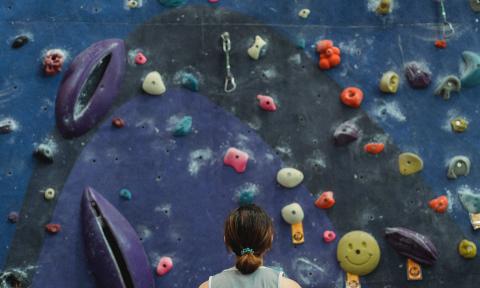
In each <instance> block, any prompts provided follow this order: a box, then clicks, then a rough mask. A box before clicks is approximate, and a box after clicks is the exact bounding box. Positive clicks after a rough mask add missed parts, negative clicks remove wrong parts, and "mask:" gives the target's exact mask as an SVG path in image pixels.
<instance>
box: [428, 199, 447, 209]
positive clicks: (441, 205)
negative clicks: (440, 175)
mask: <svg viewBox="0 0 480 288" xmlns="http://www.w3.org/2000/svg"><path fill="white" fill-rule="evenodd" d="M428 206H430V208H432V209H433V211H435V212H437V213H445V211H447V209H448V198H447V196H445V195H442V196H440V197H437V198H435V199H433V200H430V202H428Z"/></svg>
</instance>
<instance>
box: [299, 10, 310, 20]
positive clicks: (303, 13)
mask: <svg viewBox="0 0 480 288" xmlns="http://www.w3.org/2000/svg"><path fill="white" fill-rule="evenodd" d="M298 16H299V17H301V18H303V19H307V18H308V16H310V9H302V10H300V12H298Z"/></svg>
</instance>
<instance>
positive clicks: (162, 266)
mask: <svg viewBox="0 0 480 288" xmlns="http://www.w3.org/2000/svg"><path fill="white" fill-rule="evenodd" d="M172 268H173V261H172V258H170V257H162V258H160V261H158V265H157V275H158V276H163V275H165V274H167V273H168V271H170V270H172Z"/></svg>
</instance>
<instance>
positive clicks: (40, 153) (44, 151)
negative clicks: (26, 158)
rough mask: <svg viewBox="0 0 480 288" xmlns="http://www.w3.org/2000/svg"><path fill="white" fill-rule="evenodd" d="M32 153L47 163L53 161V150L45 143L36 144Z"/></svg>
mask: <svg viewBox="0 0 480 288" xmlns="http://www.w3.org/2000/svg"><path fill="white" fill-rule="evenodd" d="M33 154H34V155H35V156H36V157H37V158H38V159H39V160H42V161H44V162H47V163H52V162H53V151H52V149H51V148H50V146H49V145H47V144H40V145H38V146H37V148H36V149H35V151H34V152H33Z"/></svg>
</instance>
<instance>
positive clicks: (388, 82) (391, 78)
mask: <svg viewBox="0 0 480 288" xmlns="http://www.w3.org/2000/svg"><path fill="white" fill-rule="evenodd" d="M399 83H400V77H398V74H397V73H395V72H393V71H388V72H385V73H383V75H382V78H381V79H380V91H382V92H384V93H392V94H393V93H397V90H398V84H399Z"/></svg>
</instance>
